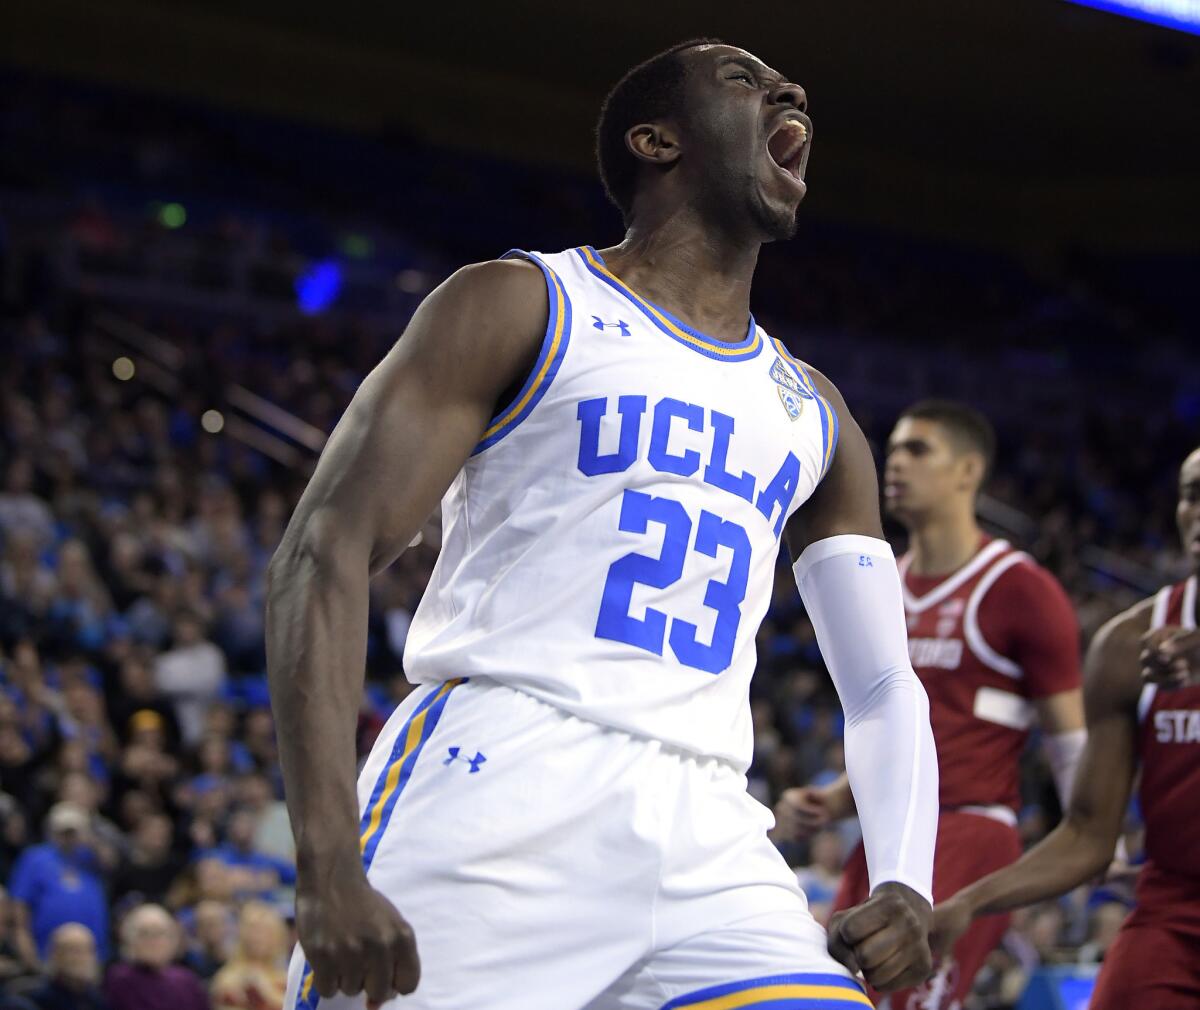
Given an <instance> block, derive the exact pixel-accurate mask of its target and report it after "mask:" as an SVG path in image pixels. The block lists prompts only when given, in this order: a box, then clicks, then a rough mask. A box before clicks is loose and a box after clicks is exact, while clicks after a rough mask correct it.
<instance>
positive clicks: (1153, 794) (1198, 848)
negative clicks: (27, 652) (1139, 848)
mask: <svg viewBox="0 0 1200 1010" xmlns="http://www.w3.org/2000/svg"><path fill="white" fill-rule="evenodd" d="M1196 591H1197V578H1196V576H1195V575H1193V576H1192V577H1191V578H1190V579H1188V580H1187V581H1186V582H1181V583H1179V584H1178V585H1175V586H1167V587H1166V588H1165V589H1163V590H1161V591H1160V592H1159V594H1158V595H1157V596H1156V597H1155V598H1154V609H1153V610H1152V611H1151V617H1150V627H1151V630H1153V629H1156V628H1161V627H1163V626H1164V625H1176V626H1179V627H1183V628H1187V629H1193V628H1195V627H1196ZM1138 719H1139V722H1140V731H1139V735H1138V750H1139V757H1140V759H1141V765H1142V783H1141V787H1140V790H1139V793H1138V796H1139V800H1140V802H1141V807H1142V818H1143V820H1144V821H1145V823H1146V855H1147V857H1148V858H1149V860H1150V862H1151V863H1153V864H1154V866H1156V867H1157V868H1158V869H1160V870H1166V871H1167V872H1168V873H1173V874H1180V875H1183V876H1186V877H1195V878H1200V686H1193V687H1184V688H1180V689H1179V690H1176V691H1164V690H1161V689H1159V688H1157V687H1156V686H1155V685H1153V684H1147V685H1146V687H1144V688H1143V689H1142V696H1141V699H1140V700H1139V704H1138Z"/></svg>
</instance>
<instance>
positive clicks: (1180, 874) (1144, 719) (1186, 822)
mask: <svg viewBox="0 0 1200 1010" xmlns="http://www.w3.org/2000/svg"><path fill="white" fill-rule="evenodd" d="M1176 517H1177V519H1178V522H1179V535H1180V537H1181V538H1182V540H1183V545H1184V549H1185V551H1186V552H1187V556H1188V558H1189V560H1190V561H1191V563H1192V569H1193V574H1192V576H1191V578H1189V579H1187V580H1186V581H1184V582H1181V583H1179V584H1178V585H1175V586H1168V587H1167V588H1165V589H1163V590H1162V591H1161V592H1159V593H1157V594H1156V595H1155V596H1153V597H1151V598H1150V599H1148V600H1143V601H1142V602H1141V603H1139V604H1138V605H1137V606H1135V607H1132V608H1131V609H1129V610H1127V611H1125V613H1123V614H1120V615H1118V616H1117V617H1115V618H1113V619H1112V620H1111V621H1109V622H1108V624H1106V625H1105V626H1104V627H1103V628H1101V629H1100V631H1099V632H1098V633H1097V634H1096V637H1095V639H1094V640H1093V642H1092V645H1091V648H1090V649H1089V650H1088V656H1087V661H1086V663H1085V675H1086V701H1087V717H1088V732H1089V736H1088V743H1087V748H1086V750H1085V751H1084V755H1083V759H1082V761H1081V762H1080V765H1079V773H1078V777H1077V778H1076V780H1075V787H1074V790H1073V793H1072V796H1071V803H1070V807H1069V809H1068V811H1067V815H1066V817H1065V818H1064V819H1063V821H1062V823H1061V824H1059V826H1058V827H1057V828H1055V829H1054V831H1052V832H1051V833H1050V834H1049V835H1047V836H1046V838H1045V839H1043V840H1042V841H1041V842H1040V843H1039V844H1038V845H1036V846H1034V847H1033V848H1032V849H1030V850H1029V852H1027V853H1026V854H1025V855H1024V856H1023V857H1022V858H1021V859H1020V861H1018V862H1017V863H1015V864H1014V865H1012V866H1010V867H1007V868H1006V869H1004V870H1001V871H1000V872H998V873H994V874H992V875H991V876H988V877H985V878H984V879H983V880H980V881H978V882H977V883H975V884H972V885H971V886H970V887H968V888H966V889H965V890H963V891H962V892H961V893H960V894H957V895H956V896H954V898H952V899H951V900H950V901H948V902H946V903H945V904H944V905H941V906H940V907H939V908H936V909H935V910H934V913H935V914H934V920H935V932H936V940H937V942H938V943H940V944H941V945H942V946H943V947H945V946H948V945H950V944H952V943H953V942H954V941H955V938H956V937H957V936H958V935H959V934H960V933H961V932H962V931H963V930H966V929H968V928H973V927H972V926H971V925H970V924H971V922H972V920H976V921H986V920H979V919H978V918H977V917H979V916H986V915H989V914H991V913H995V912H1005V911H1008V910H1009V909H1013V908H1019V907H1020V906H1022V905H1028V904H1031V903H1033V902H1036V901H1041V900H1043V899H1045V898H1051V897H1054V896H1056V895H1059V894H1063V893H1064V892H1066V891H1069V890H1071V889H1072V888H1073V887H1077V886H1078V885H1079V884H1082V883H1084V882H1085V881H1087V880H1089V879H1091V878H1092V877H1094V876H1096V875H1097V874H1098V873H1101V872H1103V870H1104V868H1105V867H1106V866H1107V865H1108V863H1109V860H1110V859H1111V858H1112V853H1113V847H1114V846H1115V844H1116V842H1117V838H1118V835H1119V833H1120V830H1121V823H1122V820H1123V817H1124V813H1125V807H1126V804H1127V803H1128V800H1129V791H1130V789H1131V787H1132V784H1133V779H1134V775H1135V773H1136V772H1137V770H1138V767H1139V766H1140V767H1141V772H1142V778H1141V786H1140V789H1139V797H1140V800H1141V808H1142V817H1143V819H1144V821H1145V825H1146V863H1145V865H1144V866H1143V867H1142V871H1141V873H1140V874H1139V876H1138V882H1137V907H1136V908H1135V909H1134V910H1133V912H1131V913H1130V915H1129V917H1128V918H1127V919H1126V920H1125V923H1124V925H1123V926H1122V927H1121V932H1120V933H1119V934H1118V936H1117V939H1116V941H1115V942H1114V943H1113V945H1112V946H1111V947H1110V948H1109V950H1108V954H1107V956H1106V957H1105V958H1104V966H1103V968H1102V969H1101V971H1100V977H1099V979H1098V980H1097V983H1096V990H1095V992H1094V993H1093V995H1092V1001H1091V1003H1090V1004H1089V1006H1090V1007H1091V1010H1181V1008H1186V1007H1200V632H1197V623H1200V600H1198V597H1200V593H1198V592H1197V584H1198V583H1200V449H1197V450H1195V451H1194V452H1193V453H1192V454H1191V455H1190V456H1188V458H1187V459H1186V460H1185V461H1184V464H1183V467H1182V468H1181V470H1180V473H1179V505H1178V507H1177V509H1176ZM935 732H936V729H935ZM935 893H936V883H935Z"/></svg>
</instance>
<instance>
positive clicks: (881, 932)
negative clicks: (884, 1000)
mask: <svg viewBox="0 0 1200 1010" xmlns="http://www.w3.org/2000/svg"><path fill="white" fill-rule="evenodd" d="M932 915H933V910H932V909H931V908H930V907H929V902H927V901H926V900H925V899H924V898H922V897H921V896H920V895H919V894H917V892H916V891H914V890H913V889H912V888H911V887H905V886H904V885H903V884H896V883H886V884H880V885H879V887H877V888H876V889H875V893H874V894H872V895H871V897H869V898H868V899H867V900H866V901H864V902H863V903H862V904H861V905H856V906H855V907H854V908H850V909H847V910H846V911H844V912H838V913H836V914H835V915H834V916H833V918H832V919H830V920H829V953H830V954H832V955H833V956H834V957H835V958H836V959H837V960H838V961H840V962H841V963H842V964H844V965H845V966H846V967H847V968H849V969H850V971H852V972H854V973H855V974H858V973H859V972H861V973H862V975H863V977H864V978H865V979H866V980H867V981H868V982H869V983H870V984H871V985H872V986H873V987H874V988H875V989H877V990H878V991H879V992H891V991H892V990H894V989H906V988H908V987H909V986H914V985H919V984H920V983H921V982H924V981H925V979H927V978H928V977H929V975H930V972H932V970H933V957H932V955H931V954H930V950H929V924H930V919H931V918H932Z"/></svg>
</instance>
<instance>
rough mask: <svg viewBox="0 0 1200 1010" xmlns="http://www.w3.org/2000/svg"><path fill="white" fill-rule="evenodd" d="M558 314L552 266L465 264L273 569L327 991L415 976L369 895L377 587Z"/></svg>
mask: <svg viewBox="0 0 1200 1010" xmlns="http://www.w3.org/2000/svg"><path fill="white" fill-rule="evenodd" d="M547 314H548V307H547V296H546V288H545V283H544V281H543V279H542V276H541V273H540V271H539V270H538V268H537V267H536V266H533V265H531V264H529V263H525V262H520V261H505V262H494V263H484V264H480V265H476V266H472V267H466V268H464V269H463V270H460V271H458V272H457V273H456V274H454V276H452V277H451V278H450V279H449V280H447V281H446V282H445V283H444V284H442V285H441V286H440V287H439V288H438V289H437V290H436V291H434V292H433V293H432V294H431V295H430V296H429V297H428V298H427V299H426V301H425V302H424V303H423V304H422V305H421V307H420V308H419V309H418V310H417V312H416V314H415V315H414V316H413V319H412V322H411V323H410V324H409V326H408V328H407V330H406V331H405V333H404V336H403V338H402V339H401V340H399V341H398V342H397V343H396V345H395V346H394V347H393V348H392V349H391V350H390V351H389V352H388V354H387V355H386V356H385V357H384V359H383V361H382V362H381V363H380V364H379V365H378V366H377V367H376V368H375V369H374V370H373V371H372V372H371V374H370V375H368V376H367V378H366V379H365V380H364V381H363V383H362V385H361V386H360V387H359V390H358V392H357V393H356V394H355V396H354V399H353V400H352V402H351V403H350V406H349V408H348V409H347V410H346V413H345V415H344V416H343V418H342V419H341V421H340V422H339V423H338V425H337V427H336V428H335V429H334V432H333V434H332V436H331V437H330V439H329V443H328V444H327V445H326V447H325V450H324V452H323V453H322V454H321V458H320V460H319V462H318V463H317V467H316V471H315V472H314V474H313V476H312V479H311V480H310V481H309V484H308V486H307V488H306V489H305V491H304V494H303V496H302V497H301V499H300V502H299V504H298V505H297V507H296V511H295V513H294V515H293V516H292V519H291V521H290V522H289V524H288V527H287V531H286V533H285V534H284V537H283V540H282V542H281V544H280V546H279V549H278V551H277V552H276V554H275V557H274V558H273V559H272V561H271V565H270V569H269V571H268V592H267V622H266V635H267V673H268V678H269V682H270V690H271V703H272V707H273V709H274V712H275V718H276V723H277V727H278V740H279V756H280V764H281V765H282V769H283V778H284V786H285V790H286V797H287V805H288V811H289V814H290V816H291V822H292V828H293V831H294V834H295V837H296V856H297V858H296V864H297V869H298V902H297V916H298V922H297V925H298V928H299V930H300V938H301V942H302V945H303V947H304V950H305V954H306V955H307V957H308V959H309V961H310V963H311V964H312V966H313V973H314V981H315V985H316V988H317V991H318V992H319V993H320V994H321V995H323V996H329V995H333V993H334V992H336V991H338V990H341V991H343V992H346V993H348V994H353V993H357V992H359V991H361V990H362V989H363V988H364V987H365V988H366V991H367V994H368V996H369V997H370V998H371V999H372V1000H380V999H383V998H385V997H386V995H387V994H388V993H392V992H394V991H397V990H398V991H401V992H411V991H412V989H413V988H414V987H415V985H416V981H417V964H416V955H415V948H413V947H412V937H411V932H408V931H407V926H406V924H404V923H403V920H401V919H399V917H398V916H397V915H396V914H395V910H394V909H391V908H390V905H387V903H386V901H385V900H384V899H382V898H381V897H380V896H379V895H376V894H375V893H374V892H373V891H371V890H370V888H369V887H368V885H367V881H366V875H365V873H364V871H363V865H362V861H361V855H360V851H359V841H358V820H359V817H358V803H357V796H356V789H355V746H354V743H355V740H354V733H355V725H356V721H357V714H358V710H359V705H360V703H361V699H362V691H363V675H364V666H365V660H366V645H367V603H368V583H369V581H370V578H371V576H372V575H373V574H375V573H377V572H379V571H381V570H382V569H384V568H386V567H387V566H388V565H390V564H391V563H392V561H393V560H395V558H396V557H397V556H398V555H399V554H400V552H401V551H403V550H404V548H405V547H406V546H407V545H408V544H409V543H410V542H411V540H412V539H413V537H414V536H415V535H416V533H417V531H418V530H420V528H421V526H422V525H423V524H424V523H425V521H426V519H427V518H428V516H429V515H430V513H431V512H432V511H433V509H434V508H435V507H436V505H437V504H438V501H439V500H440V498H441V496H442V494H443V493H444V492H445V490H446V488H447V487H448V486H449V484H450V482H451V481H452V480H453V478H454V476H455V475H456V474H457V472H458V471H459V470H460V469H461V467H462V465H463V463H464V462H465V461H466V459H467V458H468V456H469V455H470V453H471V450H472V449H473V447H474V446H475V445H476V444H477V443H478V441H479V439H480V437H481V435H482V433H483V431H484V429H485V427H486V426H487V423H488V421H489V419H490V418H491V416H492V415H493V413H494V411H495V409H496V406H497V403H498V401H500V400H501V399H502V394H503V393H505V391H507V390H509V389H512V388H514V387H515V385H516V384H517V383H519V381H520V380H521V379H522V378H523V377H524V375H525V374H526V373H527V372H528V369H529V368H530V367H531V365H532V363H533V361H534V360H535V358H536V354H537V350H538V346H539V344H540V341H541V338H542V335H543V332H544V329H545V326H546V318H547ZM385 966H386V970H387V975H386V977H382V975H381V973H382V972H383V971H384V968H385ZM393 970H394V974H393Z"/></svg>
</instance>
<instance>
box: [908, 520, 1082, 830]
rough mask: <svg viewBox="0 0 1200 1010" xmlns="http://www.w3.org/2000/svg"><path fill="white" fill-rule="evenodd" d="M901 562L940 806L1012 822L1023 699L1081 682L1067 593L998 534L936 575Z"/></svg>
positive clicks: (1029, 709)
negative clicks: (926, 704)
mask: <svg viewBox="0 0 1200 1010" xmlns="http://www.w3.org/2000/svg"><path fill="white" fill-rule="evenodd" d="M910 561H911V557H910V556H909V555H905V556H904V557H902V558H901V559H900V573H901V578H902V580H903V583H904V609H905V613H906V615H907V617H908V644H909V654H910V656H911V657H912V663H913V668H914V669H915V670H916V672H917V676H918V677H920V678H921V683H922V684H924V685H925V690H926V692H927V693H928V694H929V719H930V723H931V724H932V726H933V736H934V740H935V741H936V743H937V752H938V766H939V771H940V775H941V805H942V806H943V807H945V808H962V807H975V808H981V809H979V810H978V812H980V813H984V812H987V813H990V814H991V815H992V816H999V817H1000V818H1001V819H1007V820H1009V821H1010V822H1012V823H1015V811H1016V810H1018V809H1019V807H1020V791H1019V781H1018V759H1019V757H1020V754H1021V750H1022V748H1023V747H1024V746H1025V742H1026V739H1027V737H1028V734H1029V728H1030V726H1031V725H1032V723H1033V721H1034V717H1035V710H1034V706H1033V701H1034V699H1037V698H1043V697H1046V696H1047V695H1051V694H1058V693H1059V692H1061V691H1067V690H1070V689H1072V688H1078V687H1080V684H1081V678H1080V669H1079V630H1078V626H1077V624H1076V621H1075V613H1074V611H1073V610H1072V608H1071V603H1070V600H1068V599H1067V595H1066V593H1065V592H1064V591H1063V589H1062V587H1061V586H1060V585H1059V584H1058V582H1057V581H1056V580H1055V578H1054V577H1053V576H1052V575H1051V574H1050V573H1049V572H1047V571H1046V570H1045V569H1043V568H1041V567H1040V566H1039V565H1038V564H1037V563H1036V562H1034V560H1033V559H1032V558H1030V557H1029V555H1027V554H1024V553H1022V552H1020V551H1017V550H1014V549H1013V548H1012V546H1011V545H1010V544H1009V543H1008V542H1007V541H1005V540H989V539H985V540H984V541H983V543H982V545H981V547H980V549H979V551H978V552H977V553H976V554H975V556H974V557H973V558H972V559H971V560H970V561H968V562H967V563H966V564H965V565H964V566H963V567H962V568H960V569H959V570H958V571H956V572H954V573H953V574H952V575H948V576H945V577H929V576H917V575H913V574H911V573H910V572H909V570H908V569H909V564H910Z"/></svg>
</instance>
